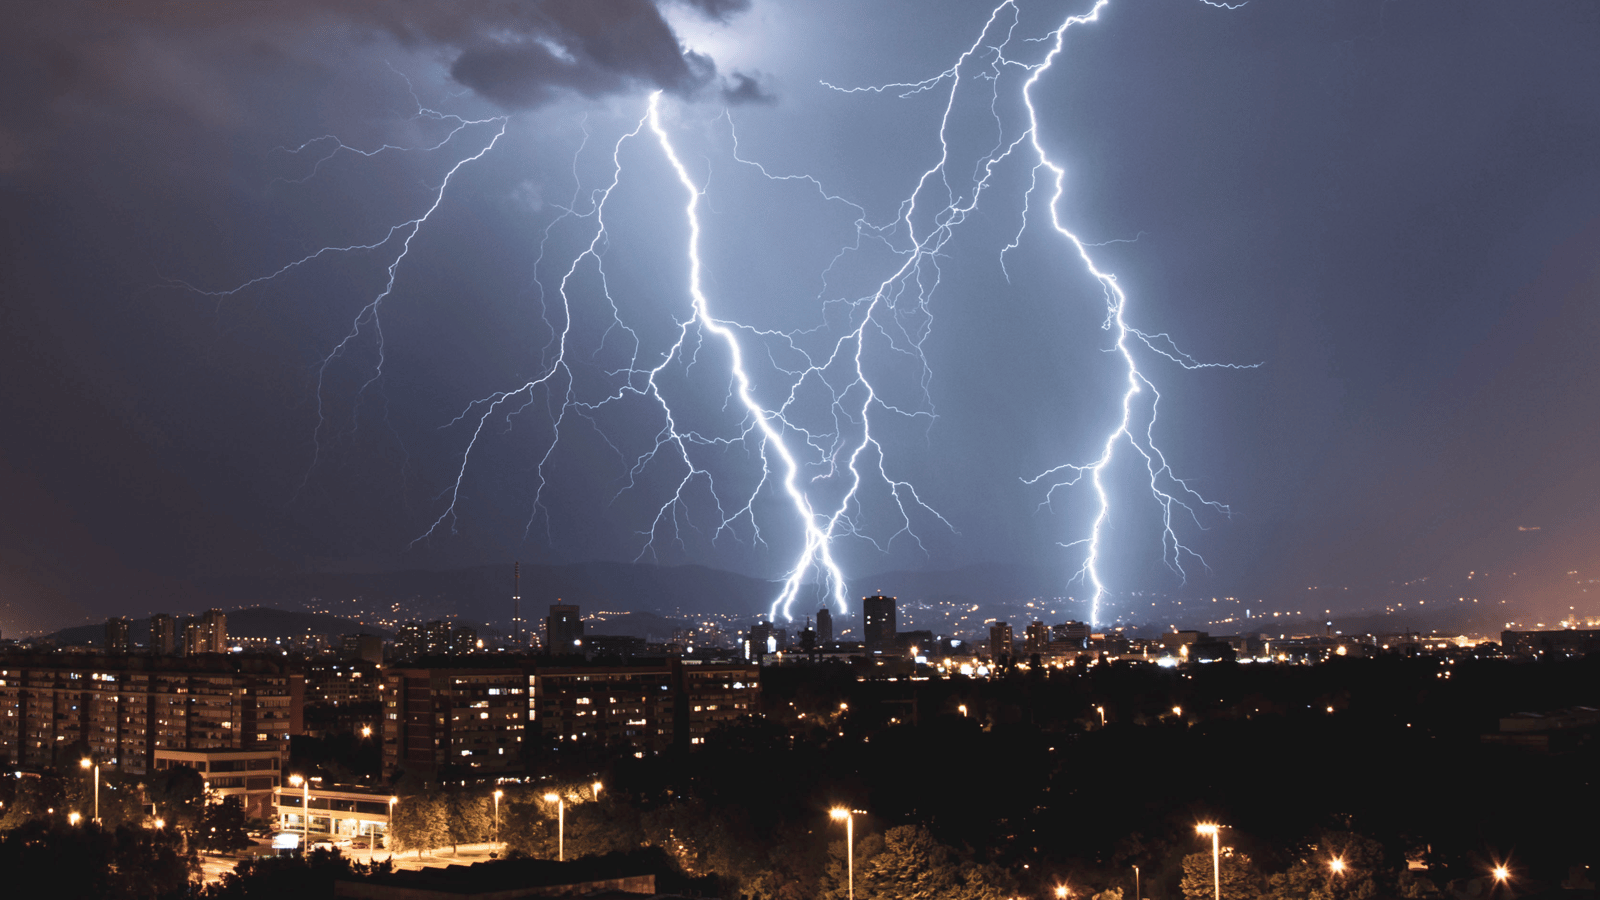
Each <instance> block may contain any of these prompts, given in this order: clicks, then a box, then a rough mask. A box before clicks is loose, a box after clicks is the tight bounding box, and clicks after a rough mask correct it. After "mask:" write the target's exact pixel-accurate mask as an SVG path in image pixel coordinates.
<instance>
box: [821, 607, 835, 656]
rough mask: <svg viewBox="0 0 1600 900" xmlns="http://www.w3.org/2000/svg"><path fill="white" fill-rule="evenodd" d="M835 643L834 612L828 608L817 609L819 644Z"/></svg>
mask: <svg viewBox="0 0 1600 900" xmlns="http://www.w3.org/2000/svg"><path fill="white" fill-rule="evenodd" d="M831 643H833V613H831V612H829V611H828V608H827V607H826V606H824V607H823V608H821V609H819V610H817V646H818V647H826V646H828V645H829V644H831Z"/></svg>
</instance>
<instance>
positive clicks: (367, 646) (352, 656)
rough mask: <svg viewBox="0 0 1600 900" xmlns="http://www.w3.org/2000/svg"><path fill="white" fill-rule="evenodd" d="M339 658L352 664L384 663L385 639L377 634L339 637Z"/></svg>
mask: <svg viewBox="0 0 1600 900" xmlns="http://www.w3.org/2000/svg"><path fill="white" fill-rule="evenodd" d="M339 658H340V659H344V660H348V661H351V662H355V661H358V660H359V661H361V662H369V663H381V662H383V637H382V636H381V635H376V634H346V635H341V636H340V637H339Z"/></svg>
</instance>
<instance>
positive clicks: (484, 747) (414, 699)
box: [381, 667, 528, 778]
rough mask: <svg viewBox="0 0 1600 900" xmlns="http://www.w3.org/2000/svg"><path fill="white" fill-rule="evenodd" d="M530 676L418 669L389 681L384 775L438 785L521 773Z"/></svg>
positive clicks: (391, 672)
mask: <svg viewBox="0 0 1600 900" xmlns="http://www.w3.org/2000/svg"><path fill="white" fill-rule="evenodd" d="M527 689H528V682H527V675H526V674H525V673H524V672H523V670H522V669H521V668H520V667H518V668H476V667H471V668H469V667H459V668H458V667H449V668H445V667H438V668H434V667H427V668H422V667H413V668H390V669H387V670H385V671H384V673H383V687H382V688H381V690H382V694H383V767H384V772H385V774H387V775H391V776H392V775H393V774H395V773H396V772H398V771H405V772H414V773H416V774H419V775H422V776H425V777H430V778H431V777H437V776H438V775H439V772H440V771H441V770H444V769H446V768H447V767H448V768H450V769H455V770H459V771H461V772H462V773H463V774H468V775H473V776H482V775H499V774H507V773H514V772H520V771H522V740H523V731H524V722H525V719H526V715H527V702H526V698H525V696H524V695H525V694H526V692H527Z"/></svg>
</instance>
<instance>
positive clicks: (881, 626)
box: [861, 594, 895, 653]
mask: <svg viewBox="0 0 1600 900" xmlns="http://www.w3.org/2000/svg"><path fill="white" fill-rule="evenodd" d="M861 615H862V617H863V618H864V619H865V620H866V621H865V623H864V625H863V628H862V631H863V632H864V634H863V637H864V639H865V640H866V645H867V652H868V653H872V652H874V651H884V650H893V649H894V635H895V610H894V598H893V597H885V596H883V595H882V594H879V595H877V596H875V597H865V598H863V599H862V600H861Z"/></svg>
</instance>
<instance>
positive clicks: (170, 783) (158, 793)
mask: <svg viewBox="0 0 1600 900" xmlns="http://www.w3.org/2000/svg"><path fill="white" fill-rule="evenodd" d="M205 785H206V780H205V777H204V776H202V775H201V774H200V773H199V772H198V771H196V770H195V769H192V768H190V767H189V766H173V767H172V768H170V769H161V770H159V771H157V772H156V773H155V775H153V776H152V777H151V778H150V783H149V786H148V790H149V792H150V802H152V803H154V804H155V806H156V816H157V817H159V818H161V819H163V820H165V821H166V823H167V827H168V828H171V829H175V830H180V831H193V830H195V829H196V828H198V827H199V825H200V818H201V816H202V815H203V814H204V812H205V799H206V787H205Z"/></svg>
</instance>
